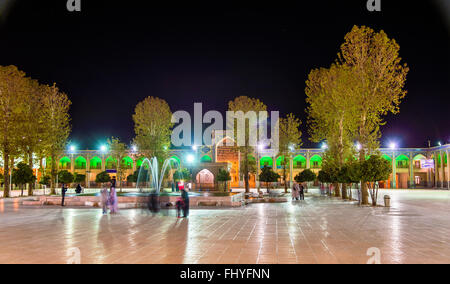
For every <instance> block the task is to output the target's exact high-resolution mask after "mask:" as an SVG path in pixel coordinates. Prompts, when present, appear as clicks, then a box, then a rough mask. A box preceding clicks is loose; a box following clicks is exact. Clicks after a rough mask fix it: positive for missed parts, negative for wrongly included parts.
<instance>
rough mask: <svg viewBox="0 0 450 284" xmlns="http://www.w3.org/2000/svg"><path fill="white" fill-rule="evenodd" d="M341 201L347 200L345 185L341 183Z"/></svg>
mask: <svg viewBox="0 0 450 284" xmlns="http://www.w3.org/2000/svg"><path fill="white" fill-rule="evenodd" d="M341 187H342V199H347V198H348V196H347V184H345V183H343V184H342V186H341Z"/></svg>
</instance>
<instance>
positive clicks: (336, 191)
mask: <svg viewBox="0 0 450 284" xmlns="http://www.w3.org/2000/svg"><path fill="white" fill-rule="evenodd" d="M333 185H334V196H335V197H341V190H340V188H339V185H340V184H339V183H335V184H333Z"/></svg>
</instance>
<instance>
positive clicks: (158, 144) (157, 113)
mask: <svg viewBox="0 0 450 284" xmlns="http://www.w3.org/2000/svg"><path fill="white" fill-rule="evenodd" d="M133 121H134V131H135V133H136V137H135V138H134V143H135V144H136V145H137V147H138V148H139V152H141V153H143V154H144V155H145V156H146V157H157V158H158V162H159V163H160V164H162V162H163V161H164V159H166V158H167V156H168V149H169V147H170V135H171V128H172V126H173V124H172V111H171V110H170V107H169V104H168V103H167V102H166V101H165V100H163V99H160V98H156V97H147V98H145V99H144V100H143V101H141V102H139V103H138V104H137V105H136V108H135V113H134V115H133Z"/></svg>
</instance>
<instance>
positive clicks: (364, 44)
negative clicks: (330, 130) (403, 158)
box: [338, 26, 409, 204]
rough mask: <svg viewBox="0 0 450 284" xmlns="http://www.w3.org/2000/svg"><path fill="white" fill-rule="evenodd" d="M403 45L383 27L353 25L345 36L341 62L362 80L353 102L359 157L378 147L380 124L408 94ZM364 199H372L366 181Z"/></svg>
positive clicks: (340, 56)
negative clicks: (379, 29) (356, 110)
mask: <svg viewBox="0 0 450 284" xmlns="http://www.w3.org/2000/svg"><path fill="white" fill-rule="evenodd" d="M399 50H400V46H399V45H398V44H397V42H396V41H395V40H394V39H390V38H388V36H387V34H386V33H385V32H384V31H380V32H375V31H374V30H373V29H371V28H369V27H365V26H362V27H358V26H354V27H353V29H352V30H351V31H350V32H349V33H348V34H347V35H346V36H345V41H344V43H343V44H342V45H341V51H340V53H339V54H338V63H339V64H340V65H342V66H348V67H351V68H352V70H353V74H354V75H353V76H354V78H355V79H356V81H357V82H358V84H359V87H358V88H359V92H358V96H356V97H355V98H354V100H352V103H353V104H355V105H357V106H358V107H359V114H358V117H357V122H358V131H357V135H356V136H357V137H356V138H357V140H358V141H359V143H360V144H361V150H360V153H359V159H360V161H361V162H363V161H364V160H365V157H366V154H367V153H371V152H372V151H374V150H375V149H377V148H378V147H379V142H378V141H379V138H380V136H381V134H380V126H381V125H383V124H384V121H383V117H384V116H385V115H387V114H388V113H392V114H396V113H398V112H399V105H400V102H401V100H402V99H403V98H404V97H405V95H406V90H405V89H404V87H405V81H406V75H407V73H408V71H409V68H408V67H407V65H406V64H403V63H401V61H402V60H401V58H400V56H399ZM361 191H362V203H363V204H368V203H369V200H368V198H369V194H368V190H367V185H366V182H365V181H362V189H361Z"/></svg>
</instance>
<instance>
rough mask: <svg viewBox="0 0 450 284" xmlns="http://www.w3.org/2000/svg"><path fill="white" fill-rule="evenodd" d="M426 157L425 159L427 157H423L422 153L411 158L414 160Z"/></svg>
mask: <svg viewBox="0 0 450 284" xmlns="http://www.w3.org/2000/svg"><path fill="white" fill-rule="evenodd" d="M426 159H427V157H425V156H424V155H422V154H417V155H415V156H414V158H413V160H414V161H418V160H426Z"/></svg>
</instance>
